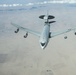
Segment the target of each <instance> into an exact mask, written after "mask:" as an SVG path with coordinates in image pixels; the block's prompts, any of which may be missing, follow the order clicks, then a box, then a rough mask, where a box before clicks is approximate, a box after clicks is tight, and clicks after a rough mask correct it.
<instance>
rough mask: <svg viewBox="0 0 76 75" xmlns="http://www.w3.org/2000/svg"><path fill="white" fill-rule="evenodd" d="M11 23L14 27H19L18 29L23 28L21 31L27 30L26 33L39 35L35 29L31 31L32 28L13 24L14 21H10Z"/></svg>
mask: <svg viewBox="0 0 76 75" xmlns="http://www.w3.org/2000/svg"><path fill="white" fill-rule="evenodd" d="M11 24H12V25H13V26H15V27H16V28H19V29H21V30H23V31H26V32H28V33H31V34H34V35H36V36H39V37H40V33H39V32H37V31H33V30H31V29H28V28H24V27H21V26H19V25H17V24H15V23H12V22H11Z"/></svg>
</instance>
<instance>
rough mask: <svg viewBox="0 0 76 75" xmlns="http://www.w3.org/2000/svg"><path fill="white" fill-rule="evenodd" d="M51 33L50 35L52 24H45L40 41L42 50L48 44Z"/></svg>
mask: <svg viewBox="0 0 76 75" xmlns="http://www.w3.org/2000/svg"><path fill="white" fill-rule="evenodd" d="M49 33H50V24H49V23H45V25H44V28H43V30H42V33H41V36H40V41H39V42H40V46H41V48H42V49H44V48H45V47H46V46H47V44H48V41H49Z"/></svg>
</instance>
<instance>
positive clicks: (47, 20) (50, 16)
mask: <svg viewBox="0 0 76 75" xmlns="http://www.w3.org/2000/svg"><path fill="white" fill-rule="evenodd" d="M39 18H40V19H44V20H45V23H54V22H56V21H49V20H51V19H54V18H55V17H54V16H53V15H48V13H47V15H40V16H39Z"/></svg>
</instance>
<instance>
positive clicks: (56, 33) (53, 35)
mask: <svg viewBox="0 0 76 75" xmlns="http://www.w3.org/2000/svg"><path fill="white" fill-rule="evenodd" d="M73 30H76V28H71V29H66V30H64V31H60V32H51V37H55V36H58V35H61V34H65V33H68V32H70V31H73Z"/></svg>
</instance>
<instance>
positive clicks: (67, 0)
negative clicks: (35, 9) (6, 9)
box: [0, 0, 76, 4]
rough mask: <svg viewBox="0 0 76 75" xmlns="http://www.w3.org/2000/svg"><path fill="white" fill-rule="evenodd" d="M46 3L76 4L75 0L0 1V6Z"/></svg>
mask: <svg viewBox="0 0 76 75" xmlns="http://www.w3.org/2000/svg"><path fill="white" fill-rule="evenodd" d="M44 1H46V2H48V1H54V2H59V1H60V2H61V1H62V2H70V3H74V2H76V0H4V1H3V0H0V4H13V3H20V4H24V3H30V2H32V3H34V2H44Z"/></svg>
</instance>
